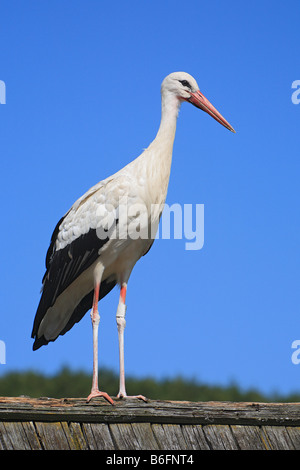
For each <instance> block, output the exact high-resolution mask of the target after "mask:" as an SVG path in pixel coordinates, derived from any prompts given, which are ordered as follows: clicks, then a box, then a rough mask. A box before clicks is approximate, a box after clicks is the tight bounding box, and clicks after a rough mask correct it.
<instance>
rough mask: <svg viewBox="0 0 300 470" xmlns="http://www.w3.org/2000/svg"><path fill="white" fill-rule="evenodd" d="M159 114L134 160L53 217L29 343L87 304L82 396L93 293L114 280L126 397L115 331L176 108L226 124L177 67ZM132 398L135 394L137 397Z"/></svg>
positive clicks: (147, 234)
mask: <svg viewBox="0 0 300 470" xmlns="http://www.w3.org/2000/svg"><path fill="white" fill-rule="evenodd" d="M161 96H162V115H161V123H160V127H159V130H158V133H157V135H156V138H155V140H154V141H153V142H152V143H151V144H150V145H149V147H148V148H147V149H146V150H145V151H144V152H143V153H142V154H141V155H140V156H139V157H138V158H136V159H135V160H133V161H132V162H131V163H129V164H128V165H126V166H125V167H124V168H122V169H121V170H120V171H118V172H117V173H115V174H114V175H112V176H110V177H108V178H106V179H105V180H103V181H100V182H99V183H98V184H96V185H95V186H93V187H92V188H90V189H89V190H88V191H87V192H86V193H85V194H84V195H83V196H82V197H81V198H79V199H78V200H77V201H76V202H75V203H74V204H73V206H72V207H71V209H70V210H69V211H68V212H67V214H65V216H64V217H62V219H61V220H60V221H59V223H58V224H57V226H56V228H55V230H54V232H53V235H52V238H51V243H50V247H49V249H48V252H47V257H46V273H45V275H44V278H43V289H42V296H41V300H40V303H39V306H38V309H37V313H36V317H35V320H34V325H33V331H32V337H33V338H34V339H35V342H34V345H33V349H38V348H39V347H41V346H42V345H45V344H47V343H48V342H49V341H54V340H55V339H56V338H57V337H58V336H59V335H63V334H65V333H66V332H67V331H68V330H69V329H70V328H71V327H72V326H73V325H74V323H76V322H78V321H79V320H80V319H81V318H82V317H83V315H84V314H85V313H86V312H87V311H88V310H89V309H91V308H92V312H91V318H92V324H93V346H94V366H93V384H92V390H91V394H90V395H89V397H88V400H90V399H91V398H93V397H95V396H103V397H104V398H106V399H107V400H108V401H110V402H111V403H113V401H112V399H111V398H110V397H109V396H108V395H107V394H106V393H105V392H100V391H99V389H98V350H97V344H98V336H97V335H98V325H99V320H100V317H99V313H98V300H100V299H101V298H103V297H104V296H105V295H106V294H107V293H108V292H109V291H110V290H111V289H112V288H113V287H114V286H115V285H116V284H119V285H120V287H121V291H120V300H119V306H118V310H117V325H118V333H119V346H120V390H119V394H118V396H119V397H126V396H127V395H126V389H125V372H124V351H123V349H124V346H123V335H124V328H125V311H126V306H125V297H126V290H127V282H128V279H129V276H130V274H131V271H132V269H133V267H134V265H135V263H136V262H137V261H138V259H139V258H141V256H143V255H144V254H146V253H147V252H148V250H149V249H150V247H151V245H152V243H153V241H154V238H155V234H156V230H157V227H158V224H159V219H160V216H161V213H162V210H163V207H164V203H165V199H166V196H167V189H168V183H169V176H170V169H171V160H172V150H173V142H174V137H175V131H176V121H177V115H178V110H179V107H180V105H181V103H182V102H183V101H188V102H191V103H192V104H194V105H195V106H197V107H198V108H200V109H203V110H204V111H206V112H207V113H208V114H210V115H211V116H212V117H214V118H215V119H216V120H217V121H218V122H220V123H221V124H222V125H224V126H225V127H226V128H228V129H229V130H231V131H233V132H234V130H233V128H232V127H231V126H230V124H229V123H228V122H227V121H226V120H225V119H224V118H223V117H222V116H221V114H220V113H219V112H218V111H217V110H216V109H215V108H214V107H213V106H212V105H211V103H209V101H208V100H207V99H206V98H205V97H204V96H203V95H202V94H201V93H200V91H199V87H198V85H197V83H196V81H195V79H194V78H193V77H192V76H191V75H189V74H187V73H185V72H175V73H172V74H170V75H168V76H167V77H166V78H165V80H164V81H163V83H162V87H161ZM138 397H139V398H143V399H144V397H141V396H138Z"/></svg>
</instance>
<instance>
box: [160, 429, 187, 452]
mask: <svg viewBox="0 0 300 470" xmlns="http://www.w3.org/2000/svg"><path fill="white" fill-rule="evenodd" d="M152 430H153V433H154V435H155V438H156V440H157V442H159V446H160V448H161V449H168V450H183V449H186V448H187V446H186V442H185V439H184V437H183V434H182V431H181V427H180V426H179V425H178V424H152Z"/></svg>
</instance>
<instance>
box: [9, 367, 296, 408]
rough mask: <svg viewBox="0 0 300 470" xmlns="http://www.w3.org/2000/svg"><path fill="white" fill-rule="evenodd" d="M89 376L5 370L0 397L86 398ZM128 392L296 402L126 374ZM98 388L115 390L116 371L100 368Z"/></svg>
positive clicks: (291, 397) (234, 389) (229, 388)
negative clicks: (6, 371) (7, 371)
mask: <svg viewBox="0 0 300 470" xmlns="http://www.w3.org/2000/svg"><path fill="white" fill-rule="evenodd" d="M91 380H92V379H91V375H90V374H88V373H86V372H83V371H72V370H70V369H69V368H68V367H63V368H62V369H61V370H60V371H59V372H58V373H57V374H55V375H52V376H49V375H44V374H42V373H39V372H35V371H27V372H9V373H6V374H5V375H2V376H1V377H0V396H14V397H18V396H29V397H51V398H64V397H69V398H70V397H74V398H78V397H86V396H87V395H88V394H89V391H90V387H91ZM126 388H127V393H128V395H137V394H142V395H144V396H146V397H147V398H149V399H153V400H155V399H158V400H187V401H254V402H299V401H300V393H299V394H291V395H288V396H280V395H278V394H276V393H274V394H272V395H268V396H265V395H263V394H262V393H260V392H259V391H258V390H254V389H249V390H242V389H241V388H240V387H239V386H238V385H237V384H235V383H231V384H229V385H228V386H226V387H222V386H218V385H215V386H213V385H205V384H203V383H200V382H198V381H196V380H193V379H186V378H183V377H180V376H179V377H175V378H172V379H163V380H155V379H153V378H151V377H149V378H136V377H130V376H128V377H127V380H126ZM100 389H101V390H104V391H106V392H107V393H108V394H109V395H111V396H112V397H114V396H116V394H117V392H118V374H116V373H115V372H114V371H111V370H107V369H106V370H101V374H100Z"/></svg>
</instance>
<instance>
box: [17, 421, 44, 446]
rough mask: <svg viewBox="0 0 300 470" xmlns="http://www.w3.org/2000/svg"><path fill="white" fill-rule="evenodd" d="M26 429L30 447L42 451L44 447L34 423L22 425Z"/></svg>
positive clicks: (28, 422)
mask: <svg viewBox="0 0 300 470" xmlns="http://www.w3.org/2000/svg"><path fill="white" fill-rule="evenodd" d="M20 424H21V425H22V427H23V429H24V432H25V434H26V437H27V440H28V442H29V445H30V449H31V450H41V449H42V446H41V444H40V441H39V438H38V435H37V433H36V430H35V427H34V424H33V422H32V421H23V422H21V423H20Z"/></svg>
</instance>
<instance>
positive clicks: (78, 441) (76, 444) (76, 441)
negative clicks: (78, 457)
mask: <svg viewBox="0 0 300 470" xmlns="http://www.w3.org/2000/svg"><path fill="white" fill-rule="evenodd" d="M68 428H69V432H70V434H71V436H72V442H73V444H72V449H74V450H88V448H89V446H88V443H87V442H86V440H85V437H84V435H83V432H82V430H81V426H80V423H70V424H69V426H68Z"/></svg>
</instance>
